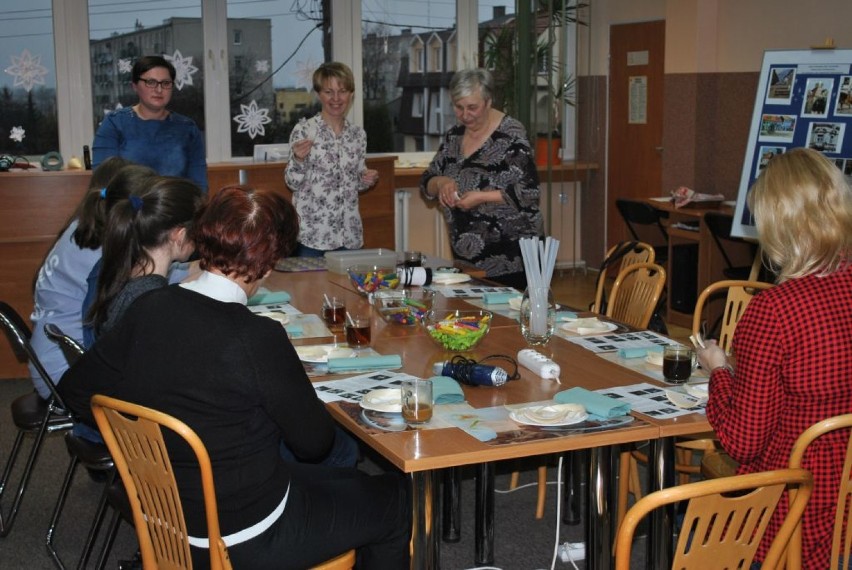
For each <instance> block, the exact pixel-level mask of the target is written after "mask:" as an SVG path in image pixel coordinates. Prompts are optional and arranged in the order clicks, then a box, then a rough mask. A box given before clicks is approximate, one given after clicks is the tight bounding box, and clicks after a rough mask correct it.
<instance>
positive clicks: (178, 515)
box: [92, 394, 355, 570]
mask: <svg viewBox="0 0 852 570" xmlns="http://www.w3.org/2000/svg"><path fill="white" fill-rule="evenodd" d="M92 412H93V413H94V415H95V420H96V421H97V422H98V427H99V428H100V431H101V434H102V435H103V438H104V441H105V442H106V444H107V447H108V448H109V450H110V452H111V453H112V456H113V459H114V461H115V466H116V468H117V469H118V473H119V475H121V480H122V481H123V482H124V486H125V488H126V489H127V495H128V497H129V499H130V504H131V506H132V507H133V519H134V523H135V527H136V535H137V537H138V539H139V549H140V552H141V553H142V563H143V565H144V566H145V568H160V567H167V568H177V569H179V568H186V569H189V568H192V559H191V557H190V550H189V542H188V540H187V530H186V523H185V521H184V517H183V508H182V507H181V502H180V493H179V491H178V488H177V483H176V482H175V478H174V473H173V471H172V466H171V461H170V459H169V455H168V451H167V449H166V445H165V442H164V441H163V433H162V427H165V428H168V429H170V430H171V431H173V432H175V433H176V434H178V435H179V436H181V437H182V438H183V439H184V440H185V441H186V442H187V444H188V445H189V446H190V447H191V448H192V450H193V451H194V452H195V456H196V459H197V460H198V466H199V469H200V471H201V486H202V489H203V492H204V510H205V514H206V516H207V536H208V537H209V541H210V545H211V548H210V567H211V568H212V570H230V569H231V568H232V566H231V561H230V558H229V557H228V549H227V547H226V546H225V542H224V541H223V540H222V535H221V532H220V530H219V511H218V507H217V505H216V490H215V487H214V485H213V468H212V466H211V463H210V456H209V455H208V454H207V448H206V447H205V446H204V443H202V441H201V439H200V438H199V437H198V435H196V433H195V432H194V431H192V429H190V428H189V427H188V426H187V425H186V424H184V423H183V422H181V421H180V420H178V419H176V418H174V417H172V416H170V415H168V414H164V413H162V412H158V411H156V410H152V409H150V408H146V407H144V406H139V405H137V404H131V403H129V402H124V401H121V400H117V399H115V398H110V397H107V396H104V395H101V394H98V395H95V396H93V397H92ZM354 563H355V552H354V551H348V552H346V553H344V554H342V555H340V556H338V557H336V558H334V559H332V560H329V561H328V562H325V563H323V564H322V565H320V566H318V567H317V568H320V569H322V570H349V569H351V568H352V566H354Z"/></svg>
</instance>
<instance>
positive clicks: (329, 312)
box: [322, 297, 346, 327]
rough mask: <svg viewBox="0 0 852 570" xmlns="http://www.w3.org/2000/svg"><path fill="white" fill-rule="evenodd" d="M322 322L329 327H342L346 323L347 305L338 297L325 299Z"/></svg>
mask: <svg viewBox="0 0 852 570" xmlns="http://www.w3.org/2000/svg"><path fill="white" fill-rule="evenodd" d="M322 320H323V321H325V324H327V325H328V326H329V327H342V326H343V323H344V322H346V305H344V304H343V301H342V300H341V299H338V298H336V297H325V298H324V299H323V302H322Z"/></svg>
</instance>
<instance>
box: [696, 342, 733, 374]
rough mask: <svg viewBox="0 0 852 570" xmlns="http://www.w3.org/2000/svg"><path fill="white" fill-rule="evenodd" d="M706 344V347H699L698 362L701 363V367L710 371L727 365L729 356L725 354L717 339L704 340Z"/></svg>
mask: <svg viewBox="0 0 852 570" xmlns="http://www.w3.org/2000/svg"><path fill="white" fill-rule="evenodd" d="M704 345H705V348H698V349H697V355H698V362H699V363H700V364H701V368H703V369H704V370H706V371H707V372H708V373H710V372H712V371H713V370H714V369H716V368H722V367H724V366H727V364H728V357H727V356H725V351H724V350H722V348H721V347H720V346H719V345H718V344H716V341H715V340H707V341H704Z"/></svg>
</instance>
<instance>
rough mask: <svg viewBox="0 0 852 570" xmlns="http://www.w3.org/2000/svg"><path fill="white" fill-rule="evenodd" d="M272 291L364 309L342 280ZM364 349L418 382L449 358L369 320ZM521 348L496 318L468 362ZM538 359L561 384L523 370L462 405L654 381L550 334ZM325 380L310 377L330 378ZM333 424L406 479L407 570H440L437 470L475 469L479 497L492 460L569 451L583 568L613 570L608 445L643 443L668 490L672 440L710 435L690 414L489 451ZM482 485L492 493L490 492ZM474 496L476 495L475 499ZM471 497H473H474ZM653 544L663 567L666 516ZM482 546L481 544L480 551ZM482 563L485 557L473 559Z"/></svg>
mask: <svg viewBox="0 0 852 570" xmlns="http://www.w3.org/2000/svg"><path fill="white" fill-rule="evenodd" d="M266 286H267V288H269V289H271V290H286V291H288V292H289V293H290V294H291V296H292V298H293V300H292V301H291V302H292V303H293V304H294V306H296V307H297V308H298V309H300V310H301V311H303V312H306V313H310V312H314V313H316V312H319V309H320V306H321V303H322V295H323V294H324V293H325V294H333V295H335V296H337V297H338V298H341V297H342V298H343V299H344V300H345V302H346V305H347V308H348V309H349V310H350V311H357V312H359V313H364V312H366V311H368V310H370V309H369V303H368V302H367V300H366V298H364V297H362V296H360V295H359V294H358V293H357V292H356V291H354V289H352V287H351V285H350V284H349V282H348V279H347V277H346V276H345V275H338V274H335V273H330V272H329V273H326V272H306V273H278V272H275V273H273V275H271V276H270V278H269V279H268V280H267V282H266ZM435 306H436V307H441V308H448V309H450V308H471V305H470V304H469V303H467V302H466V301H463V300H460V299H446V298H444V297H443V296H441V295H438V297H437V298H436V304H435ZM328 340H330V339H312V340H311V341H301V342H300V344H304V343H311V344H317V343H320V342H326V341H328ZM372 347H373V349H374V350H376V351H377V352H379V353H381V354H399V355H400V356H401V357H402V362H403V368H402V371H404V372H406V373H409V374H412V375H415V376H419V377H429V376H432V366H433V364H434V363H436V362H440V361H445V360H447V359H449V358H450V357H451V356H452V354H453V353H448V352H446V351H444V350H443V349H442V348H440V347H439V346H437V345H436V344H435V343H433V342H432V341H431V340H430V339H429V338H428V337H427V336H426V334H425V332H424V331H423V330H422V329H421V328H420V327H400V326H398V325H391V324H387V323H385V322H383V321H382V320H381V319H380V318H379V317H378V316H374V318H373V331H372ZM525 347H526V343H525V341H524V340H523V337H522V336H521V334H520V330H519V326H518V324H517V322H516V321H514V320H513V319H510V318H508V317H505V316H500V315H496V316H495V318H494V321H493V323H492V330H491V331H490V332H489V333H488V336H487V337H486V338H485V339H484V340H483V341H482V343H481V344H480V345H479V346H478V347H476V349H475V350H473V351H472V352H471V353H469V354H468V356H470V357H472V358H476V359H480V358H483V357H485V356H487V355H491V354H506V355H510V356H512V357H515V356H516V355H517V352H518V350H520V349H521V348H525ZM541 351H542V352H544V353H546V354H547V355H548V356H549V357H550V358H552V359H553V360H555V361H556V362H557V363H558V364H559V365H560V367H561V369H562V378H561V384H559V383H557V382H555V381H553V380H543V379H541V378H539V377H537V376H535V375H534V374H533V373H531V372H530V371H529V370H526V369H524V368H521V369H520V373H521V378H520V380H518V381H512V382H509V383H507V384H505V385H504V386H501V387H468V386H464V387H463V388H464V392H465V398H466V400H467V402H468V403H469V404H471V405H472V406H473V407H474V408H486V407H494V406H502V405H507V404H519V403H525V402H534V401H541V400H547V399H550V398H552V397H553V396H554V395H555V394H556V393H557V392H559V391H562V390H565V389H567V388H570V387H572V386H582V387H584V388H587V389H589V390H596V389H601V388H608V387H613V386H625V385H631V384H636V383H640V382H649V381H650V382H653V380H651V379H650V378H649V377H647V376H644V375H642V374H640V373H639V372H636V371H633V370H630V369H628V368H625V367H622V366H620V365H618V364H616V363H613V362H610V361H607V360H605V359H603V358H600V357H599V356H597V355H595V354H593V353H592V352H590V351H587V350H585V349H583V348H581V347H579V346H577V345H575V344H573V343H570V342H568V341H566V340H564V339H562V338H559V337H556V336H554V337H553V339H551V341H550V342H549V343H548V345H547V346H546V347H544V349H543V350H541ZM333 378H334V377H333V376H325V377H321V378H317V380H330V379H333ZM329 409H330V411H331V413H332V415H333V416H334V417H335V419H336V420H337V421H338V422H339V423H340V424H341V425H343V426H344V427H345V428H346V429H347V430H349V431H350V432H351V433H352V434H353V435H354V436H355V437H357V438H359V439H360V440H361V441H362V442H363V443H364V444H366V445H368V446H369V447H371V448H372V449H374V450H375V451H376V452H378V453H379V454H380V455H381V456H383V457H384V458H386V459H387V460H388V461H389V462H390V463H391V464H393V465H394V466H396V467H397V468H398V469H400V470H401V471H402V472H404V473H406V474H408V475H409V476H410V478H411V482H412V488H413V494H414V495H413V508H414V510H413V514H414V521H413V539H412V552H413V558H412V568H417V569H420V568H439V567H440V541H439V540H440V537H439V536H438V532H437V529H439V528H440V524H439V520H438V508H437V504H438V503H437V501H436V491H437V488H438V482H439V474H440V473H441V472H442V470H447V469H452V468H457V467H461V466H466V465H475V466H477V472H478V473H477V474H478V481H477V484H478V485H480V484H481V485H483V486H484V487H483V490H482V494H483V496H485V497H487V496H488V495H489V493H493V476H494V471H493V464H494V462H496V461H502V460H508V459H518V458H522V457H530V456H539V455H548V454H554V453H563V452H569V451H577V450H589V452H590V461H589V463H588V470H589V485H588V494H587V497H586V502H587V506H588V507H589V510H588V511H587V512H588V513H589V520H588V521H587V524H586V546H587V548H586V556H587V560H588V564H587V567H588V568H596V569H597V568H599V569H607V568H610V567H611V565H612V555H611V545H612V543H613V538H614V530H615V529H614V522H615V521H614V517H613V514H612V513H613V512H614V508H613V507H614V505H615V501H614V492H615V488H614V485H613V484H612V481H613V474H614V472H615V470H614V469H613V464H614V459H615V457H614V455H613V453H612V448H613V446H618V445H621V444H628V443H633V442H639V441H645V440H650V441H651V442H652V451H651V452H652V456H653V457H654V459H655V463H654V464H653V465H654V468H653V469H651V470H650V472H651V476H650V480H651V488H652V489H656V488H663V487H665V486H670V485H672V484H673V482H674V468H673V465H672V462H673V455H674V452H673V445H672V443H671V437H673V436H677V435H685V434H691V433H700V432H703V431H707V430H709V429H710V427H709V425H708V423H707V421H706V419H705V418H704V416H701V415H698V414H691V415H688V416H683V417H679V418H677V419H675V420H655V419H652V418H649V417H645V416H641V415H636V421H634V422H633V423H632V424H629V425H627V426H625V427H621V428H617V429H612V430H607V431H600V432H594V433H587V434H583V435H571V436H564V437H556V438H550V439H544V440H534V441H524V442H520V443H513V444H507V445H490V444H488V443H484V442H480V441H478V440H477V439H475V438H473V437H471V436H470V435H468V434H467V433H465V432H463V431H462V430H460V429H457V428H443V429H428V430H408V431H403V432H386V433H379V434H375V433H374V430H368V429H366V428H365V427H364V426H363V425H361V424H360V423H359V422H357V421H356V420H354V419H353V418H352V417H351V416H350V415H349V414H347V413H346V411H345V410H344V409H343V408H342V407H341V406H340V405H339V404H334V403H333V404H330V405H329ZM489 484H490V488H489ZM477 494H478V495H480V492H478V493H477ZM478 499H479V497H478ZM489 507H490V509H493V502H492V504H491V505H490V506H489V504H488V501H487V499H486V500H484V501H483V502H480V501H479V500H478V502H477V525H478V533H477V534H478V535H479V534H482V535H483V536H478V537H477V538H478V540H477V563H490V562H491V561H490V560H488V559H487V558H488V555H489V552H490V553H493V550H489V545H493V539H494V536H493V528H492V529H490V533H491V534H490V536H489V529H488V528H487V527H486V528H483V529H480V528H479V525H480V523H481V524H483V525H486V524H487V521H488V520H489V518H490V517H492V515H493V512H490V511H489ZM651 540H652V542H654V543H655V545H656V548H657V550H654V548H649V552H650V551H652V550H654V552H650V554H649V564H650V566H649V567H657V566H662V565H665V564H666V562H667V561H668V558H669V556H670V553H671V519H670V513H666V512H663V513H662V515H661V516H657V517H656V518H654V519H653V520H652V532H651ZM480 542H482V544H479V543H480ZM480 558H483V559H482V560H480Z"/></svg>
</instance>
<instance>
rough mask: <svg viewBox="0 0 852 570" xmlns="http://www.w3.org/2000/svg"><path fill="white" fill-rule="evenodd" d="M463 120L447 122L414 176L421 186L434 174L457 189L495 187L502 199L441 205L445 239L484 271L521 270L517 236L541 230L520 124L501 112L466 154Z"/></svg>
mask: <svg viewBox="0 0 852 570" xmlns="http://www.w3.org/2000/svg"><path fill="white" fill-rule="evenodd" d="M464 131H465V127H464V125H456V126H455V127H453V128H451V129H450V130H449V131H448V132H447V134H446V136H445V137H444V142H443V143H441V146H440V147H439V148H438V152H437V153H436V154H435V157H434V158H433V159H432V163H431V164H430V165H429V168H427V169H426V171H425V172H424V173H423V176H422V177H421V179H420V193H421V194H422V195H423V197H424V198H425V199H427V200H436V199H437V198H435V197H433V196H430V195H429V194H428V193H427V192H426V187H427V186H428V184H429V180H431V179H432V178H433V177H435V176H447V177H449V178H452V179H454V180H455V181H456V182H457V183H458V187H459V195H460V196H463V195H464V194H465V193H467V192H479V191H483V190H499V191H500V193H501V194H502V195H503V200H504V202H501V203H496V202H487V203H484V204H480V205H478V206H476V207H474V208H472V209H470V210H467V211H465V210H461V209H458V208H444V209H443V210H444V219H445V220H446V221H447V226H448V227H449V229H450V243H451V246H452V248H453V254H454V255H455V257H456V258H457V259H463V260H465V261H468V262H470V263H472V264H473V265H475V266H476V267H479V268H480V269H483V270H485V274H486V276H487V277H499V276H500V275H507V274H510V273H518V272H523V271H524V262H523V258H522V257H521V248H520V245H519V243H518V239H519V238H522V237H533V236H541V235H542V216H541V211H540V210H539V196H540V191H539V185H538V171H537V170H536V166H535V161H534V160H533V156H532V149H531V148H530V143H529V141H528V140H527V136H526V131H525V130H524V126H523V125H522V124H521V123H520V122H519V121H517V120H516V119H513V118H512V117H509V116H508V115H506V116H504V117H503V119H502V120H501V121H500V125H499V126H498V127H497V128H496V129H495V130H494V132H493V133H492V134H491V137H490V138H489V139H488V140H486V141H485V143H484V144H483V145H482V146H481V147H480V148H479V149H478V150H477V151H475V152H474V153H473V154H472V155H470V156H468V157H465V156H463V154H462V137H463V135H464Z"/></svg>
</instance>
